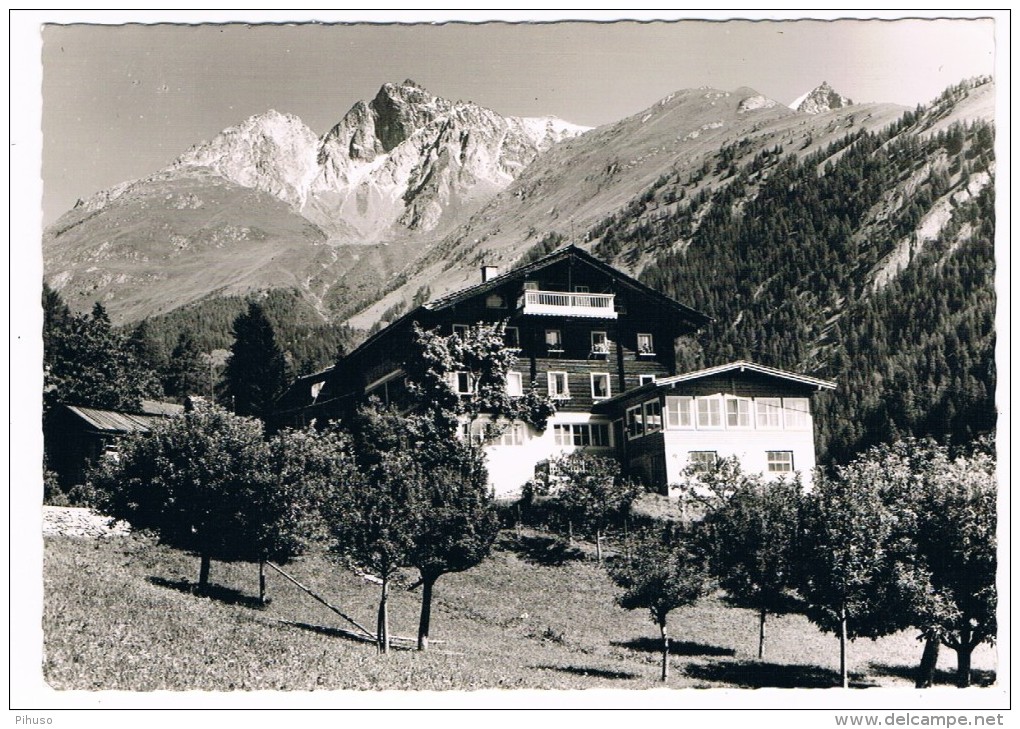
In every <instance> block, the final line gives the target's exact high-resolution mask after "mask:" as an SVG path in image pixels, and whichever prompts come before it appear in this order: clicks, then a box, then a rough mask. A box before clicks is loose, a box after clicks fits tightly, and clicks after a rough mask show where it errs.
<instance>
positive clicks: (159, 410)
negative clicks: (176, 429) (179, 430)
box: [141, 400, 184, 416]
mask: <svg viewBox="0 0 1020 729" xmlns="http://www.w3.org/2000/svg"><path fill="white" fill-rule="evenodd" d="M141 412H142V414H143V415H164V416H169V415H182V414H183V413H184V406H183V405H178V404H177V403H174V402H160V401H159V400H142V411H141Z"/></svg>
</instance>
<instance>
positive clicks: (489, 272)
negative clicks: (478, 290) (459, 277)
mask: <svg viewBox="0 0 1020 729" xmlns="http://www.w3.org/2000/svg"><path fill="white" fill-rule="evenodd" d="M498 275H499V269H498V268H497V267H496V266H482V283H485V282H486V281H488V280H489V279H492V278H496V276H498Z"/></svg>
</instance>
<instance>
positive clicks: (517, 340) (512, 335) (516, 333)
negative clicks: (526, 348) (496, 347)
mask: <svg viewBox="0 0 1020 729" xmlns="http://www.w3.org/2000/svg"><path fill="white" fill-rule="evenodd" d="M503 344H505V345H506V346H507V347H508V348H510V349H520V348H521V332H520V330H519V329H518V328H517V327H505V328H504V329H503Z"/></svg>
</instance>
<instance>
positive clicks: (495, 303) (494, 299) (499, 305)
mask: <svg viewBox="0 0 1020 729" xmlns="http://www.w3.org/2000/svg"><path fill="white" fill-rule="evenodd" d="M485 306H486V307H488V308H489V309H505V308H506V301H505V300H504V299H503V296H502V295H500V294H489V295H488V296H487V297H486V298H485Z"/></svg>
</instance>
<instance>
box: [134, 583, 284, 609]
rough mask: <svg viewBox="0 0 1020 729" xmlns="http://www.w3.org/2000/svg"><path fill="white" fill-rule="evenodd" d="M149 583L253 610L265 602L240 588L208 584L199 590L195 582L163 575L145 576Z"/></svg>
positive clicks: (262, 606) (261, 607)
mask: <svg viewBox="0 0 1020 729" xmlns="http://www.w3.org/2000/svg"><path fill="white" fill-rule="evenodd" d="M146 579H147V580H148V582H149V584H152V585H156V586H157V587H166V588H167V589H170V590H177V591H178V592H183V593H185V594H188V595H197V596H199V597H208V598H209V599H210V600H216V601H218V602H222V603H225V604H227V605H241V606H243V607H247V608H252V609H254V610H264V609H265V608H266V607H267V606H268V603H267V604H265V605H264V604H263V603H262V602H261V601H260V600H259V599H258V598H257V597H254V596H252V595H245V594H244V593H243V592H241V591H240V590H235V589H233V588H231V587H223V586H222V585H209V586H208V587H207V588H206V589H204V590H200V589H199V587H198V584H197V583H194V582H189V581H188V580H168V579H166V578H165V577H155V576H150V577H148V578H146Z"/></svg>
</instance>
